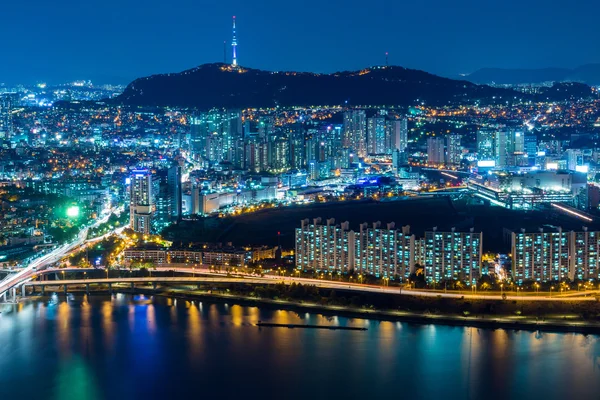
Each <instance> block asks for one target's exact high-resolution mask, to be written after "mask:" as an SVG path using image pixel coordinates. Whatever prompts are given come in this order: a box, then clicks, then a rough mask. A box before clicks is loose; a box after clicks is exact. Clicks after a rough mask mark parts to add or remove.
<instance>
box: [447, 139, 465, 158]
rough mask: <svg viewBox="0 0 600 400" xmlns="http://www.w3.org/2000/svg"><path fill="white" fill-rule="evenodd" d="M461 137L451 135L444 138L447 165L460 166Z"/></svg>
mask: <svg viewBox="0 0 600 400" xmlns="http://www.w3.org/2000/svg"><path fill="white" fill-rule="evenodd" d="M460 140H461V136H460V135H456V134H451V135H448V136H446V144H447V145H446V148H447V151H446V163H447V164H449V165H460V162H461V160H462V150H463V149H462V146H461V142H460Z"/></svg>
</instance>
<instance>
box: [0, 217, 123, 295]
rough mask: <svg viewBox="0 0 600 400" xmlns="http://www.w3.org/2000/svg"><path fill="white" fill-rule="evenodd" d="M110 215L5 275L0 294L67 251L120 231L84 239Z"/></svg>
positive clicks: (67, 252)
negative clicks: (74, 237)
mask: <svg viewBox="0 0 600 400" xmlns="http://www.w3.org/2000/svg"><path fill="white" fill-rule="evenodd" d="M111 215H112V212H111V213H108V214H107V215H105V216H104V217H102V218H101V219H99V220H97V221H96V222H94V224H92V225H91V226H89V227H85V228H84V229H82V230H81V231H80V232H79V234H78V235H77V239H75V241H73V242H72V243H67V244H64V245H62V246H60V247H57V248H56V249H54V250H52V251H51V252H50V253H48V254H45V255H43V256H41V257H39V258H37V259H35V260H34V261H32V262H31V263H30V264H29V265H28V266H27V267H25V268H23V269H21V270H20V271H19V272H17V273H16V274H14V275H9V276H7V277H6V279H4V280H3V281H1V282H0V296H2V295H3V294H4V292H6V291H7V290H8V289H10V288H11V287H13V286H17V285H19V284H21V283H22V282H24V281H26V280H28V279H31V277H32V276H33V275H35V274H36V273H37V271H38V270H41V269H44V268H46V267H47V266H49V265H52V264H54V263H55V262H57V261H59V260H60V259H61V258H63V257H64V256H66V255H68V254H69V253H71V252H73V251H76V250H78V249H79V247H80V246H82V245H83V244H87V243H94V242H97V241H99V240H102V239H104V238H105V237H107V236H109V235H112V234H113V233H118V232H117V231H122V230H123V229H124V228H118V229H115V230H114V231H112V232H109V233H107V234H105V235H103V236H99V237H97V238H94V239H90V240H86V238H87V235H88V232H89V230H90V228H93V227H96V226H98V225H101V224H103V223H104V222H106V221H108V218H109V217H110V216H111Z"/></svg>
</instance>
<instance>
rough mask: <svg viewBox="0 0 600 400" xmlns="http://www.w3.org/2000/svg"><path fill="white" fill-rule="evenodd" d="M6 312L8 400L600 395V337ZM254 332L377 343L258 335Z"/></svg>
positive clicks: (307, 316) (1, 382)
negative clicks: (238, 394) (230, 393)
mask: <svg viewBox="0 0 600 400" xmlns="http://www.w3.org/2000/svg"><path fill="white" fill-rule="evenodd" d="M0 310H1V311H2V314H0V371H1V373H0V398H8V397H4V396H11V395H14V396H18V397H19V398H31V397H40V396H41V398H47V397H49V398H56V399H66V398H68V399H76V398H84V397H85V395H84V394H87V398H111V397H112V398H114V394H115V393H119V396H118V397H119V398H127V397H130V398H156V397H164V398H175V397H177V396H185V395H188V396H189V395H193V394H196V393H198V390H199V388H200V387H201V393H202V394H203V395H220V396H223V393H224V392H223V391H224V390H231V389H232V388H233V387H242V388H244V390H246V391H247V392H248V393H255V392H256V393H258V392H260V393H262V397H264V398H269V397H270V396H269V394H270V393H273V394H276V393H279V394H281V393H286V396H285V398H323V397H330V398H338V397H339V398H341V397H346V398H357V397H365V398H381V397H388V396H390V395H397V394H398V393H402V397H406V398H412V397H415V398H443V397H446V398H484V397H489V395H490V393H493V394H494V398H496V397H497V398H501V397H504V398H511V399H512V398H558V397H562V398H597V394H598V393H600V379H599V378H600V359H599V356H600V338H599V337H597V336H593V335H589V336H585V335H580V334H557V333H540V332H528V331H517V332H514V331H505V330H501V329H498V330H483V329H477V328H464V327H448V326H441V325H438V326H436V325H414V324H406V323H400V322H386V321H376V320H363V319H356V318H345V317H338V316H325V315H320V314H318V313H306V312H304V311H299V312H296V311H286V310H277V309H269V308H259V307H255V306H240V305H237V304H234V303H231V302H230V303H227V304H225V303H210V302H199V301H186V300H182V299H179V300H175V299H166V298H152V297H131V296H128V295H123V294H116V295H114V296H113V297H109V296H105V297H103V296H91V297H89V298H88V297H87V296H75V297H72V298H69V299H66V298H65V297H64V296H52V297H50V298H48V299H47V300H45V301H39V302H34V303H27V304H20V305H18V306H3V308H2V309H0ZM258 321H270V322H277V323H283V324H319V325H325V324H326V325H336V326H338V325H339V326H356V327H367V328H368V331H366V332H365V331H330V330H314V329H287V328H258V327H256V326H255V325H254V324H255V323H256V322H258ZM124 377H127V379H124ZM232 377H235V378H232ZM32 382H35V384H32ZM267 383H268V387H269V391H268V392H264V388H265V385H267ZM41 394H43V395H41ZM82 396H83V397H82ZM332 396H333V397H332Z"/></svg>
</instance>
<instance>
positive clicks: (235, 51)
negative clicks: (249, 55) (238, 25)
mask: <svg viewBox="0 0 600 400" xmlns="http://www.w3.org/2000/svg"><path fill="white" fill-rule="evenodd" d="M231 47H232V48H233V59H232V62H231V65H233V66H234V67H237V65H238V63H237V38H236V37H235V15H234V16H233V40H232V41H231Z"/></svg>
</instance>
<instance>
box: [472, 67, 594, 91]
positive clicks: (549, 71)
mask: <svg viewBox="0 0 600 400" xmlns="http://www.w3.org/2000/svg"><path fill="white" fill-rule="evenodd" d="M464 78H465V79H466V80H468V81H470V82H473V83H478V84H490V83H496V84H513V85H514V84H527V83H542V82H548V81H551V82H581V83H585V84H587V85H592V86H594V85H600V64H587V65H582V66H580V67H577V68H574V69H569V68H541V69H502V68H482V69H480V70H477V71H475V72H473V73H472V74H469V75H467V76H465V77H464Z"/></svg>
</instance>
